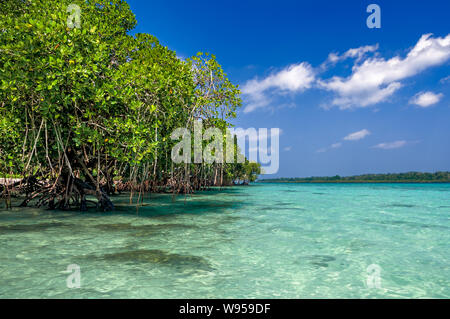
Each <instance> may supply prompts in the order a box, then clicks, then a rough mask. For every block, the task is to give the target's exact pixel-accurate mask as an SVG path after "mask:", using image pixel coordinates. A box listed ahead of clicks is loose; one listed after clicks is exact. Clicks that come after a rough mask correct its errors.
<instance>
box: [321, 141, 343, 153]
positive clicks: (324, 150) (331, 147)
mask: <svg viewBox="0 0 450 319" xmlns="http://www.w3.org/2000/svg"><path fill="white" fill-rule="evenodd" d="M340 147H342V143H334V144H332V145H331V146H330V147H324V148H321V149H319V150H317V153H325V152H327V151H328V150H331V149H337V148H340Z"/></svg>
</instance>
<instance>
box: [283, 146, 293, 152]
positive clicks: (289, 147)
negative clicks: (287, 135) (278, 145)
mask: <svg viewBox="0 0 450 319" xmlns="http://www.w3.org/2000/svg"><path fill="white" fill-rule="evenodd" d="M291 150H292V147H291V146H287V147H285V148H284V151H285V152H290V151H291Z"/></svg>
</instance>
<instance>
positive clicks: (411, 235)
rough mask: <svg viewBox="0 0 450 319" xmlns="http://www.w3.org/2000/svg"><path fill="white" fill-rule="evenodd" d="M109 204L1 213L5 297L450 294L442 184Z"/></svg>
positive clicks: (0, 288) (448, 221) (285, 189)
mask: <svg viewBox="0 0 450 319" xmlns="http://www.w3.org/2000/svg"><path fill="white" fill-rule="evenodd" d="M115 201H116V205H117V210H116V212H114V213H107V214H101V213H94V212H91V213H78V212H49V211H45V210H38V209H26V210H24V209H20V208H14V209H13V210H12V211H0V243H1V244H0V298H18V297H22V298H32V297H37V298H411V297H412V298H450V267H449V263H450V249H449V248H450V185H449V184H445V185H444V184H441V185H438V184H436V185H428V184H402V185H399V184H351V185H350V184H349V185H347V184H314V185H312V184H257V185H253V186H250V187H235V188H230V189H226V190H222V191H221V192H217V191H211V192H205V193H201V194H195V195H192V196H188V197H185V196H180V197H178V199H177V201H176V203H173V202H172V197H171V196H170V195H151V196H148V197H147V198H146V199H145V205H144V206H143V207H140V208H139V210H137V209H136V208H135V207H132V208H130V206H129V205H128V201H129V199H128V197H127V196H123V197H119V198H117V199H115ZM69 265H78V266H79V267H80V272H79V275H80V276H79V278H80V280H81V282H80V284H81V287H80V288H79V289H76V288H72V289H70V288H68V287H67V279H68V276H69V275H70V274H71V273H68V272H67V268H68V266H69ZM72 267H73V266H72ZM75 268H76V267H75ZM71 269H74V268H71ZM75 275H76V273H75ZM73 278H74V277H70V278H69V281H70V282H72V283H73V281H71V280H72V279H73ZM75 282H76V281H75Z"/></svg>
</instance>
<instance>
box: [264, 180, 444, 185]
mask: <svg viewBox="0 0 450 319" xmlns="http://www.w3.org/2000/svg"><path fill="white" fill-rule="evenodd" d="M256 183H266V184H270V183H272V184H277V183H283V184H450V181H444V182H439V181H429V182H428V181H342V182H341V181H278V180H276V181H273V180H261V181H257V182H256Z"/></svg>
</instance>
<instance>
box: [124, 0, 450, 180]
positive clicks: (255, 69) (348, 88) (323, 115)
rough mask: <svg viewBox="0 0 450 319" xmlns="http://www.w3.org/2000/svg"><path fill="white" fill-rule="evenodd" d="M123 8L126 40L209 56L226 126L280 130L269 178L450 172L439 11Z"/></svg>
mask: <svg viewBox="0 0 450 319" xmlns="http://www.w3.org/2000/svg"><path fill="white" fill-rule="evenodd" d="M127 2H128V3H129V4H130V6H131V8H132V10H133V12H134V13H135V14H136V17H137V20H138V26H137V28H136V29H135V30H134V31H135V32H145V33H151V34H153V35H155V36H157V37H158V38H159V39H160V41H161V42H162V43H163V44H164V45H166V46H168V47H169V48H170V49H172V50H175V51H176V52H177V54H178V55H179V56H181V57H189V56H192V55H194V54H196V53H197V52H199V51H202V52H211V53H214V54H215V55H216V56H217V58H218V60H219V62H220V63H221V64H222V66H223V68H224V69H225V71H226V72H227V73H228V76H229V78H230V79H231V81H232V82H233V83H236V84H239V85H240V87H241V89H242V90H243V92H244V94H243V102H244V104H243V107H242V109H241V110H240V111H239V113H238V118H237V119H236V120H235V121H234V124H236V126H238V127H242V128H249V127H255V128H275V127H277V128H280V129H281V131H282V133H281V135H280V170H279V172H278V174H276V175H274V176H270V177H277V176H279V177H281V176H283V177H304V176H323V175H336V174H339V175H342V176H344V175H355V174H363V173H388V172H407V171H412V170H414V171H438V170H450V125H449V121H450V77H449V76H450V19H449V18H448V14H449V12H450V1H444V0H442V1H436V0H428V1H400V0H396V1H385V0H383V1H380V0H372V1H361V0H354V1H353V0H348V1H323V0H315V1H312V0H311V1H300V0H296V1H284V0H279V1H242V0H241V1H234V0H232V1H203V0H200V1H194V2H192V1H170V2H168V1H155V0H152V1H137V0H128V1H127ZM371 3H376V4H378V5H379V6H380V8H381V29H369V28H368V27H367V25H366V20H367V17H368V16H369V15H370V14H369V13H367V12H366V8H367V6H368V5H369V4H371Z"/></svg>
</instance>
